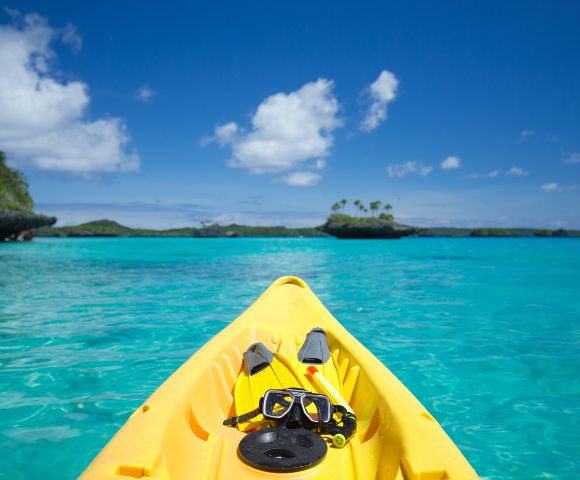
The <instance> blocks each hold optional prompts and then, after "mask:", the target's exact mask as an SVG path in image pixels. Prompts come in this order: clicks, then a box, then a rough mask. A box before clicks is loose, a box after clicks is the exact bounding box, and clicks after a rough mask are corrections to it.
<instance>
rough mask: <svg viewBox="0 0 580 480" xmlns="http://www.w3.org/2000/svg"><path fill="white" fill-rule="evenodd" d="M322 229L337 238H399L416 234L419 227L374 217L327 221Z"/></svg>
mask: <svg viewBox="0 0 580 480" xmlns="http://www.w3.org/2000/svg"><path fill="white" fill-rule="evenodd" d="M321 229H322V231H323V232H325V233H328V234H329V235H332V236H333V237H337V238H382V239H399V238H401V237H408V236H410V235H417V234H418V233H419V229H418V228H416V227H412V226H409V225H403V224H400V223H395V222H390V221H387V220H381V219H378V218H377V219H376V220H374V221H372V222H364V223H363V222H356V221H342V222H341V221H338V222H337V221H328V222H326V223H325V224H324V225H323V226H322V227H321Z"/></svg>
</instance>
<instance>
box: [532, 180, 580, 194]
mask: <svg viewBox="0 0 580 480" xmlns="http://www.w3.org/2000/svg"><path fill="white" fill-rule="evenodd" d="M575 188H576V185H560V184H559V183H556V182H551V183H544V184H543V185H541V186H540V189H542V190H543V191H544V192H569V191H570V190H574V189H575Z"/></svg>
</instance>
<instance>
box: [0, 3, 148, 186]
mask: <svg viewBox="0 0 580 480" xmlns="http://www.w3.org/2000/svg"><path fill="white" fill-rule="evenodd" d="M11 16H12V18H13V20H14V25H4V26H0V65H2V75H0V145H1V146H2V149H3V150H5V151H6V153H7V154H8V155H9V156H10V158H11V159H12V160H13V161H14V162H15V163H16V164H18V165H25V166H29V167H32V168H39V169H43V170H58V171H66V172H73V173H77V174H82V175H87V174H90V173H93V172H119V171H130V170H137V169H138V168H139V157H138V156H137V155H136V154H134V153H133V154H127V153H125V152H124V149H125V147H126V145H127V144H128V143H129V141H130V137H129V134H128V133H127V129H126V126H125V123H124V122H123V120H121V119H118V118H106V119H100V120H96V121H90V120H88V119H87V118H86V115H85V112H86V110H87V108H88V105H89V101H90V98H89V95H88V92H87V91H88V88H87V85H86V84H85V83H83V82H79V81H70V82H65V81H62V80H60V78H58V77H57V76H56V75H55V74H52V75H51V62H52V61H53V59H54V58H55V57H56V55H55V53H54V52H53V51H52V50H51V49H50V43H51V42H52V41H53V40H55V39H57V38H60V39H64V40H65V41H67V42H68V43H71V44H72V45H73V47H74V45H76V46H77V47H78V48H80V46H81V44H80V38H76V37H78V36H76V32H75V31H74V28H73V27H67V28H68V30H67V28H65V29H64V33H63V31H62V30H55V29H53V28H51V27H50V26H49V24H48V22H47V21H46V19H45V18H44V17H41V16H39V15H36V14H29V15H20V14H19V13H17V12H14V11H11ZM67 32H68V33H67Z"/></svg>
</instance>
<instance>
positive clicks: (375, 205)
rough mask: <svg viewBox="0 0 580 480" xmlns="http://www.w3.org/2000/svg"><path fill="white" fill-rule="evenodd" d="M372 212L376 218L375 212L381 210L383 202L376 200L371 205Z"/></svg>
mask: <svg viewBox="0 0 580 480" xmlns="http://www.w3.org/2000/svg"><path fill="white" fill-rule="evenodd" d="M369 206H370V207H371V211H372V212H373V217H374V216H375V212H376V211H377V210H379V209H380V208H381V202H380V201H379V200H375V201H374V202H371V203H370V205H369Z"/></svg>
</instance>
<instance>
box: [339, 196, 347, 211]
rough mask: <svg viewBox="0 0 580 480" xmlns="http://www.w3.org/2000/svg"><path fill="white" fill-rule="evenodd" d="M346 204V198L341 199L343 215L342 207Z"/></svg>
mask: <svg viewBox="0 0 580 480" xmlns="http://www.w3.org/2000/svg"><path fill="white" fill-rule="evenodd" d="M347 203H348V200H347V199H346V198H343V199H342V200H341V201H340V204H341V205H342V211H343V213H344V206H345V205H346V204H347Z"/></svg>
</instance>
